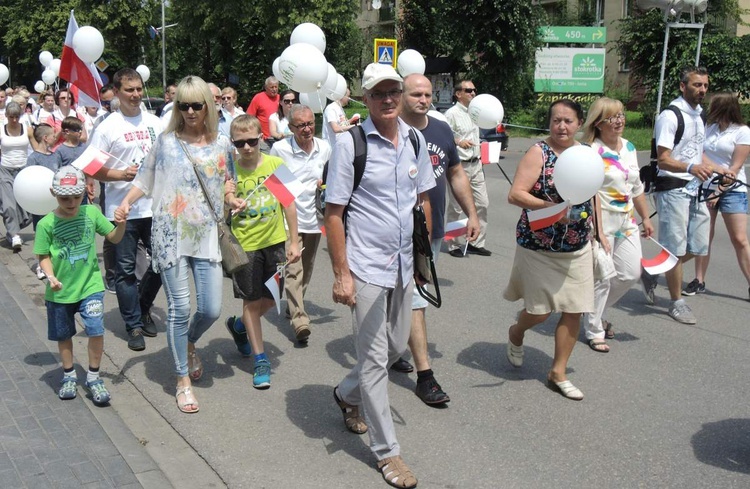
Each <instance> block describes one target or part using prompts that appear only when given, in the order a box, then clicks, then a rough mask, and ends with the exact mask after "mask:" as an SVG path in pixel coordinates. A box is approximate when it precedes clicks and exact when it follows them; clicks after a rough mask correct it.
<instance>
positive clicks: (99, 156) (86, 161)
mask: <svg viewBox="0 0 750 489" xmlns="http://www.w3.org/2000/svg"><path fill="white" fill-rule="evenodd" d="M110 158H112V155H111V154H109V153H107V152H106V151H102V150H100V149H99V148H95V147H94V146H91V145H89V146H87V147H86V150H85V151H84V152H83V153H81V156H79V157H78V158H76V159H75V161H73V163H71V165H73V166H74V167H76V168H78V169H79V170H81V171H82V172H83V173H85V174H86V175H88V176H90V177H93V176H94V175H95V174H96V172H98V171H99V169H100V168H101V167H103V166H104V164H105V163H106V162H107V160H108V159H110Z"/></svg>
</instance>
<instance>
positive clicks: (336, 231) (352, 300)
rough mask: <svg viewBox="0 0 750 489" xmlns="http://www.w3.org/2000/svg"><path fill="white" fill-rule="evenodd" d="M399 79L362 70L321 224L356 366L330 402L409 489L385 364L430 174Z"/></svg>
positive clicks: (402, 314)
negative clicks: (407, 117)
mask: <svg viewBox="0 0 750 489" xmlns="http://www.w3.org/2000/svg"><path fill="white" fill-rule="evenodd" d="M402 82H403V80H402V79H401V77H400V76H399V75H398V73H396V70H394V69H393V68H392V67H391V66H390V65H380V64H375V63H373V64H370V65H368V66H367V68H365V72H364V76H363V77H362V88H363V90H364V101H365V105H367V108H368V109H369V110H370V117H369V118H368V119H367V120H365V121H364V123H363V124H362V125H361V126H360V127H358V128H355V129H353V130H352V133H350V134H351V137H349V136H342V137H340V138H338V139H337V141H336V147H335V149H334V151H333V156H332V157H331V161H330V168H329V172H328V179H327V189H326V214H325V226H326V232H327V235H328V250H329V253H330V256H331V263H332V265H333V273H334V284H333V300H334V301H335V302H338V303H341V304H346V305H348V306H350V307H351V309H352V319H353V321H354V336H355V337H354V344H355V349H356V353H357V364H356V365H355V367H354V368H353V369H352V370H351V372H349V374H348V375H347V376H346V377H345V378H344V379H343V380H342V381H341V382H340V383H339V385H338V386H337V387H335V388H334V390H333V396H334V398H335V400H336V402H337V404H338V405H339V407H340V408H341V410H342V412H343V414H344V422H345V424H346V427H347V429H349V430H350V431H352V432H354V433H360V434H361V433H365V432H369V435H370V449H371V450H372V452H373V453H374V455H375V457H376V458H377V460H378V463H377V466H378V469H379V470H380V472H381V474H382V475H383V478H384V479H385V481H386V482H387V483H388V484H390V485H392V486H394V487H402V488H409V487H415V486H416V485H417V479H416V477H414V475H413V474H412V473H411V471H410V470H409V468H408V467H407V466H406V464H405V463H404V461H403V460H402V459H401V449H400V446H399V444H398V441H397V440H396V433H395V429H394V426H393V419H392V417H391V410H390V406H389V402H388V367H389V366H390V365H391V364H392V363H393V362H395V361H396V360H397V359H398V358H399V357H400V356H401V355H402V354H403V353H404V351H406V347H407V341H408V339H409V332H410V329H411V328H410V325H411V299H412V282H413V278H412V276H413V273H414V263H413V256H412V253H413V243H412V230H413V226H414V217H413V214H412V209H413V208H414V206H415V205H416V204H417V202H422V203H423V205H424V207H425V214H426V215H427V216H428V219H429V216H431V209H430V205H429V198H428V196H427V191H428V190H429V189H431V188H433V187H434V186H435V177H434V176H433V174H432V165H431V164H430V159H429V156H428V154H427V144H426V143H425V140H424V137H423V136H422V135H421V134H420V133H419V131H416V130H414V129H412V128H410V127H409V126H408V125H407V124H406V123H404V122H403V121H401V120H400V119H399V114H400V102H401V94H402V92H403V83H402ZM360 128H361V129H360ZM360 130H361V131H362V132H361V134H362V135H364V140H365V141H366V145H367V156H366V160H365V166H366V170H365V171H364V173H363V174H362V177H361V181H360V182H359V184H358V185H356V188H354V187H355V181H354V180H355V177H354V173H355V171H354V159H355V143H354V140H355V137H358V136H357V135H356V134H355V133H354V132H355V131H360ZM394 177H395V178H394ZM345 210H346V212H347V217H346V234H345V230H344V220H343V217H344V211H345ZM374 222H376V223H377V226H373V223H374ZM428 222H429V221H428ZM360 409H361V410H362V412H361V413H360Z"/></svg>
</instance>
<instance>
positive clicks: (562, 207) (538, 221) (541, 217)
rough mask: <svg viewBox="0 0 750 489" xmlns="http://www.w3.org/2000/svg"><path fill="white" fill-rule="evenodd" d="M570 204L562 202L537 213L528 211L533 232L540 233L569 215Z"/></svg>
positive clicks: (536, 211)
mask: <svg viewBox="0 0 750 489" xmlns="http://www.w3.org/2000/svg"><path fill="white" fill-rule="evenodd" d="M568 207H569V205H568V203H567V202H561V203H559V204H556V205H553V206H551V207H545V208H544V209H539V210H535V211H527V215H528V216H529V226H530V227H531V230H532V231H539V230H540V229H544V228H546V227H548V226H551V225H553V224H554V223H556V222H557V221H559V220H560V219H562V218H563V217H565V215H566V214H567V213H568Z"/></svg>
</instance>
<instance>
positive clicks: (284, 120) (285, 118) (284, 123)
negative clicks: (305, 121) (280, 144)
mask: <svg viewBox="0 0 750 489" xmlns="http://www.w3.org/2000/svg"><path fill="white" fill-rule="evenodd" d="M296 103H297V92H295V91H294V90H284V91H283V92H281V93H280V94H279V110H277V111H276V113H275V114H271V116H270V117H269V118H268V127H269V130H270V132H271V136H272V137H273V138H274V139H275V140H277V141H278V140H280V139H284V138H285V137H287V136H289V135H291V134H292V131H291V129H289V110H290V109H291V108H292V105H293V104H296Z"/></svg>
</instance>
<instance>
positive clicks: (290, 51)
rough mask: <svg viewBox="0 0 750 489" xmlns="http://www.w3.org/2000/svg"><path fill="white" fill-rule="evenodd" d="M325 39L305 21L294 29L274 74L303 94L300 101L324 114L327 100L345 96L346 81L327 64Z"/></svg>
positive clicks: (276, 62)
mask: <svg viewBox="0 0 750 489" xmlns="http://www.w3.org/2000/svg"><path fill="white" fill-rule="evenodd" d="M325 50H326V36H325V34H324V33H323V30H322V29H321V28H320V27H318V26H317V25H315V24H312V23H310V22H306V23H304V24H300V25H298V26H297V27H295V28H294V31H292V35H291V37H290V38H289V47H287V48H286V49H284V52H282V53H281V56H279V57H278V58H276V60H275V61H274V62H273V67H272V71H273V75H274V76H275V77H276V78H278V79H279V81H281V82H282V83H284V84H285V85H287V86H289V87H290V88H291V89H292V90H295V91H297V92H299V93H300V102H301V103H303V104H305V105H307V106H308V107H310V109H312V111H313V112H316V113H321V112H323V109H324V108H325V105H326V99H327V98H328V99H331V100H334V101H336V100H340V99H341V98H343V97H344V95H346V80H345V79H344V77H343V76H341V75H340V74H338V72H337V71H336V68H334V66H333V65H332V64H331V63H329V62H328V61H326V57H325V55H324V54H323V53H324V52H325Z"/></svg>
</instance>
